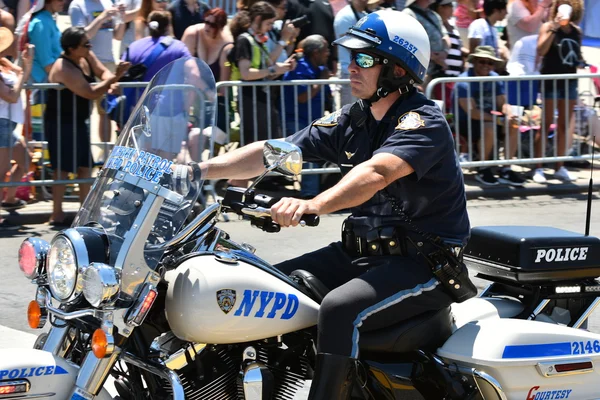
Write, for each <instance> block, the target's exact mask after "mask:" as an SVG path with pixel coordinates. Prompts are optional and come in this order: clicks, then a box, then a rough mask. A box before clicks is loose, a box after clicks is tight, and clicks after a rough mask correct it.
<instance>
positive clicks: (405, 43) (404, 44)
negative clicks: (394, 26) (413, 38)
mask: <svg viewBox="0 0 600 400" xmlns="http://www.w3.org/2000/svg"><path fill="white" fill-rule="evenodd" d="M392 42H394V43H398V44H399V45H400V46H402V47H404V48H405V49H406V50H408V51H409V52H410V53H411V54H415V53H416V52H417V50H418V49H417V46H415V45H413V44H412V43H410V42H409V41H408V40H406V39H403V38H401V37H400V36H398V35H394V37H393V38H392Z"/></svg>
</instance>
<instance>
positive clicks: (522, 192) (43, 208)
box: [1, 161, 600, 225]
mask: <svg viewBox="0 0 600 400" xmlns="http://www.w3.org/2000/svg"><path fill="white" fill-rule="evenodd" d="M514 169H515V170H516V171H517V172H522V171H525V172H523V173H526V172H528V168H525V167H519V166H516V167H514ZM569 169H570V171H571V172H573V173H574V174H576V175H577V176H578V177H579V179H578V180H577V181H576V182H573V183H562V182H561V181H559V180H557V179H554V178H553V176H552V175H551V174H550V172H551V171H552V170H548V169H547V170H546V178H548V183H547V184H544V185H540V184H537V183H534V182H533V181H531V180H528V181H527V182H526V183H525V185H524V186H523V187H520V188H519V187H511V186H508V185H497V186H482V185H481V184H480V183H479V182H477V181H476V180H475V178H474V176H475V173H474V172H472V171H468V170H467V171H464V175H465V188H466V193H467V199H468V200H470V199H478V198H480V199H486V198H495V199H501V198H514V197H523V196H539V195H564V194H574V193H585V192H587V190H588V186H589V180H590V169H589V168H586V169H580V170H577V169H575V168H569ZM552 172H553V171H552ZM599 191H600V162H597V161H596V162H595V166H594V192H595V193H596V194H598V192H599ZM267 194H269V195H271V196H279V197H283V196H290V197H293V196H298V195H299V192H298V191H294V190H285V191H283V190H282V191H280V192H277V193H273V192H268V193H267ZM63 207H64V211H65V214H66V216H67V218H68V219H69V220H71V219H72V218H73V217H75V214H76V213H77V211H79V208H80V204H79V202H71V201H66V202H64V203H63ZM51 211H52V202H51V201H39V202H35V203H31V204H29V205H27V206H26V207H25V208H22V209H20V210H17V211H13V212H12V213H10V214H9V213H8V212H6V211H4V210H2V211H1V213H2V217H3V218H10V220H11V221H12V222H13V223H15V224H20V225H37V224H44V223H46V222H48V220H49V219H50V213H51Z"/></svg>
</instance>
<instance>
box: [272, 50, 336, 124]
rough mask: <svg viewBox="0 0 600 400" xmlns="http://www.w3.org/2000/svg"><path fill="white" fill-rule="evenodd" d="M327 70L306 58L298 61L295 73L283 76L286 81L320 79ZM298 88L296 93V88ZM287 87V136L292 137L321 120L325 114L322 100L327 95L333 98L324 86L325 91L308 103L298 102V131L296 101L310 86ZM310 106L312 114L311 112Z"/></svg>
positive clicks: (285, 93)
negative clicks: (296, 126)
mask: <svg viewBox="0 0 600 400" xmlns="http://www.w3.org/2000/svg"><path fill="white" fill-rule="evenodd" d="M324 69H325V66H320V67H316V66H314V65H312V64H311V63H310V62H309V61H308V59H307V58H306V57H302V58H301V59H300V60H298V65H297V66H296V69H295V70H293V71H289V72H286V73H285V75H284V76H283V80H284V81H292V80H302V79H319V77H320V76H321V71H323V70H324ZM295 87H296V88H298V89H297V91H295V89H294V88H295ZM295 87H294V86H285V88H284V100H285V119H286V124H287V127H288V129H287V134H288V135H291V134H293V133H296V130H301V129H303V128H305V127H306V126H308V124H310V123H311V122H312V121H313V120H315V119H317V118H320V117H321V116H323V114H324V109H323V106H322V101H321V99H322V98H323V94H325V97H324V98H325V99H327V98H329V97H331V90H330V89H329V85H324V90H319V91H318V92H317V94H316V95H315V97H313V98H312V99H310V100H309V101H307V102H306V103H300V102H298V129H296V128H295V125H296V124H295V121H296V107H295V103H296V101H297V100H296V99H297V96H298V95H300V94H302V93H306V91H307V90H308V86H306V85H300V86H295ZM309 104H310V107H311V108H310V112H309Z"/></svg>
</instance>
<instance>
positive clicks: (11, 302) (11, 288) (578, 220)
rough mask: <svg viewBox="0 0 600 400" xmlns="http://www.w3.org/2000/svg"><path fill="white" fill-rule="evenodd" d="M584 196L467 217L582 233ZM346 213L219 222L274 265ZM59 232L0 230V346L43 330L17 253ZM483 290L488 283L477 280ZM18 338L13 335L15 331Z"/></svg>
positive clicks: (597, 328) (518, 201) (597, 231)
mask: <svg viewBox="0 0 600 400" xmlns="http://www.w3.org/2000/svg"><path fill="white" fill-rule="evenodd" d="M594 198H595V200H594V201H595V204H593V211H592V213H593V214H592V225H591V231H590V234H591V235H593V236H600V217H599V215H600V198H599V196H598V195H595V196H594ZM585 200H586V196H585V195H569V196H558V197H551V196H536V197H530V198H528V197H526V196H523V197H519V198H511V199H478V200H470V201H469V204H468V207H469V215H470V218H471V224H472V225H473V226H483V225H538V226H552V227H556V228H562V229H566V230H570V231H574V232H584V228H585V212H586V201H585ZM344 217H345V216H344V215H327V216H323V217H322V219H321V224H320V226H319V227H317V228H308V227H307V228H288V229H283V230H282V231H281V232H280V233H278V234H267V233H263V232H262V231H259V230H257V229H254V228H251V227H250V224H249V223H247V222H245V221H237V220H233V221H230V222H227V223H221V224H219V226H220V228H221V229H224V230H225V231H227V232H228V233H229V234H230V235H231V237H232V239H233V240H235V241H237V242H239V243H242V242H247V243H249V244H252V245H253V246H254V247H256V249H257V251H256V254H257V255H259V256H260V257H262V258H264V259H265V260H267V261H269V262H271V263H276V262H279V261H282V260H285V259H288V258H291V257H294V256H297V255H300V254H302V253H304V252H308V251H311V250H315V249H317V248H319V247H321V246H322V245H324V244H327V243H329V242H331V241H334V240H338V237H339V229H340V226H341V222H342V220H343V218H344ZM55 233H56V231H55V230H53V229H50V227H49V226H48V225H35V226H31V227H29V229H28V230H26V231H24V232H19V233H17V234H9V235H7V234H6V233H4V236H2V233H0V243H1V246H0V249H1V250H0V265H1V266H2V268H3V273H2V276H1V279H0V311H1V312H0V347H2V346H3V345H4V346H7V345H8V346H10V343H7V341H6V340H4V341H3V340H2V339H3V338H2V337H1V336H2V335H3V333H2V329H1V328H2V326H6V327H9V328H13V329H16V330H18V331H24V332H29V333H36V334H39V331H33V330H31V329H29V327H28V326H27V323H26V311H27V304H28V302H29V301H30V300H32V299H33V296H34V293H35V287H34V285H32V284H31V283H29V281H28V280H27V279H26V278H25V277H24V276H23V275H22V273H21V271H20V270H19V268H18V264H17V251H18V247H19V245H20V243H21V241H22V240H23V239H24V238H26V237H28V236H37V237H41V238H43V239H45V240H48V241H49V240H50V239H51V238H52V236H53V235H54V234H55ZM475 281H476V284H477V286H478V287H479V288H482V287H484V286H485V285H486V284H487V283H486V282H485V281H482V280H479V279H475ZM588 329H590V330H592V331H594V332H599V333H600V319H599V317H598V312H596V313H594V314H592V317H591V319H590V325H589V327H588ZM13 337H14V335H13ZM6 339H8V337H7V338H6ZM306 396H307V389H306V388H305V389H304V390H302V391H301V393H298V396H297V397H296V399H304V398H306Z"/></svg>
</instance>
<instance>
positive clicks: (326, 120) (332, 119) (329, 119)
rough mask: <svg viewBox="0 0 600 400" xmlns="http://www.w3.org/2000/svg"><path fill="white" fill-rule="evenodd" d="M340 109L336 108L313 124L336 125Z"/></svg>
mask: <svg viewBox="0 0 600 400" xmlns="http://www.w3.org/2000/svg"><path fill="white" fill-rule="evenodd" d="M341 113H342V110H337V111H335V112H332V113H331V114H329V115H325V116H324V117H321V118H319V119H318V120H316V121H315V122H313V126H336V125H337V124H338V118H339V117H340V115H341Z"/></svg>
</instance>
